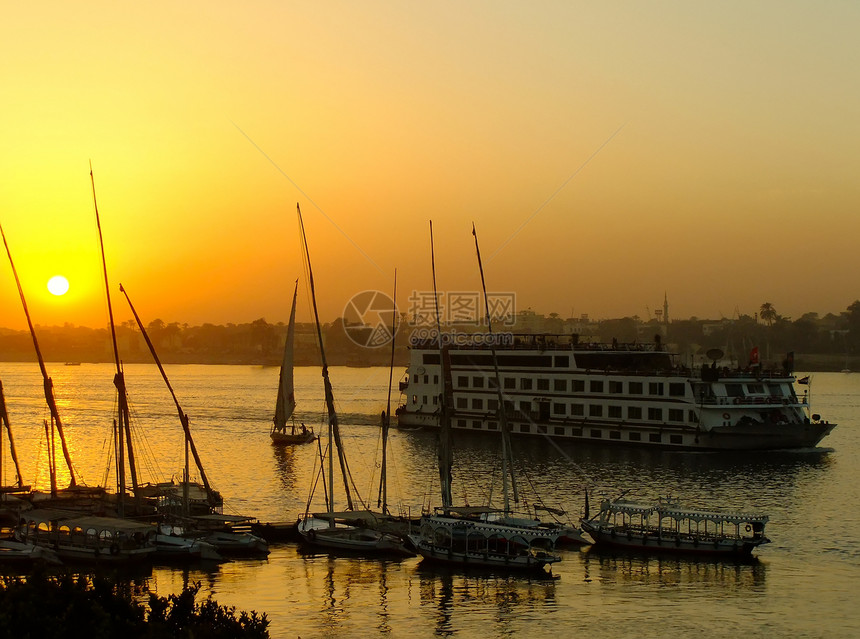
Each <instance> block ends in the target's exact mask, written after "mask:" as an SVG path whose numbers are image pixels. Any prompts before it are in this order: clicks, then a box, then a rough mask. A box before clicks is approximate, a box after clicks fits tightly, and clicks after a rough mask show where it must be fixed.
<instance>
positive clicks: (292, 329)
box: [270, 280, 316, 444]
mask: <svg viewBox="0 0 860 639" xmlns="http://www.w3.org/2000/svg"><path fill="white" fill-rule="evenodd" d="M298 293H299V282H298V280H296V288H295V290H294V291H293V307H292V310H291V311H290V324H289V326H288V327H287V339H286V341H285V342H284V357H283V359H282V360H281V372H280V375H279V377H278V398H277V401H276V402H275V418H274V424H273V426H272V432H271V433H270V436H271V438H272V443H273V444H308V443H310V442H312V441H314V440H315V439H316V435H314V431H313V428H311V429H308V428H307V427H306V426H305V425H304V424H302V425H301V428H296V420H295V419H292V420H290V418H291V417H292V416H293V411H294V410H295V409H296V395H295V389H294V384H293V346H294V342H295V340H296V297H297V296H298ZM288 421H290V428H289V431H288V430H287V422H288Z"/></svg>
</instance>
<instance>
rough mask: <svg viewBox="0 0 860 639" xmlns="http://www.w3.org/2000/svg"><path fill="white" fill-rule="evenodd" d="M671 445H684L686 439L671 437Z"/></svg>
mask: <svg viewBox="0 0 860 639" xmlns="http://www.w3.org/2000/svg"><path fill="white" fill-rule="evenodd" d="M669 443H670V444H683V443H684V438H683V437H681V436H680V435H669Z"/></svg>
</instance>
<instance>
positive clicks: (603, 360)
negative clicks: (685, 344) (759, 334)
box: [397, 333, 836, 450]
mask: <svg viewBox="0 0 860 639" xmlns="http://www.w3.org/2000/svg"><path fill="white" fill-rule="evenodd" d="M488 337H489V338H493V337H495V338H497V339H496V345H495V350H496V361H497V364H498V368H499V379H501V383H502V397H503V398H504V399H503V401H504V410H505V416H506V421H507V423H508V426H509V428H510V430H511V433H512V434H514V435H518V436H532V437H545V436H549V437H552V438H557V439H559V440H575V441H584V442H592V443H601V444H616V445H617V444H623V445H628V446H629V445H635V446H652V447H660V448H664V449H677V450H780V449H798V448H811V447H814V446H816V445H817V444H818V443H819V442H820V441H821V440H822V439H823V438H824V437H826V436H827V435H828V434H829V433H830V431H832V430H833V428H834V427H835V426H836V424H832V423H829V422H827V421H824V420H822V419H821V417H820V416H819V415H817V414H813V413H812V412H811V409H810V405H809V394H808V392H807V391H806V390H804V391H803V392H802V393H800V394H798V392H799V389H800V388H801V387H803V388H807V389H808V386H804V385H803V383H804V382H807V381H808V380H806V379H801V380H798V379H797V378H796V377H795V375H794V374H793V371H792V367H793V362H792V361H791V359H792V358H787V360H786V362H784V364H783V366H782V368H780V369H778V370H767V369H764V368H762V367H761V366H760V365H758V364H755V365H752V366H749V367H746V368H743V369H741V368H737V367H735V368H729V367H727V366H723V365H722V356H723V354H722V352H720V351H716V350H713V351H709V356H710V357H711V359H712V361H711V363H710V364H704V365H702V366H700V367H697V368H689V367H684V366H681V365H680V364H679V363H678V359H679V358H678V356H677V355H676V354H673V353H670V352H668V351H667V350H665V348H664V347H663V345H662V344H661V343H660V342H659V341H657V342H655V343H650V344H640V343H637V344H618V343H612V344H593V343H588V344H586V343H580V342H579V340H578V339H577V337H578V336H576V335H552V334H510V333H509V334H503V335H497V336H491V335H488V334H473V335H466V334H457V335H450V336H446V335H443V343H444V342H447V345H446V346H444V347H443V348H442V349H440V348H439V340H438V339H432V338H430V339H421V340H413V343H412V346H411V351H410V362H409V366H408V368H407V370H406V378H405V379H404V380H403V381H401V383H400V390H401V393H402V402H403V403H402V404H401V406H400V407H399V408H398V411H397V416H398V425H399V427H401V428H416V427H422V428H438V427H439V420H440V412H441V411H440V407H441V406H442V403H443V401H444V405H445V406H446V407H447V412H448V415H449V417H450V419H451V426H452V427H453V428H454V429H459V430H469V431H475V432H484V431H486V432H494V431H495V432H498V430H499V428H500V425H499V424H500V419H499V416H500V413H499V400H498V397H499V394H498V391H497V389H496V374H495V369H494V361H493V354H492V350H491V348H490V346H488V345H487V338H488ZM440 363H441V365H440ZM798 384H799V385H798Z"/></svg>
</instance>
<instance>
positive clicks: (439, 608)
mask: <svg viewBox="0 0 860 639" xmlns="http://www.w3.org/2000/svg"><path fill="white" fill-rule="evenodd" d="M415 574H416V575H417V577H418V588H419V597H420V603H421V607H422V608H427V609H429V610H433V619H434V620H435V634H436V635H437V636H447V635H451V634H455V633H457V632H458V629H459V628H460V625H461V622H459V621H458V619H459V618H460V617H461V616H463V617H465V616H469V615H473V614H474V613H476V612H478V613H479V614H483V616H485V617H486V618H487V619H488V620H489V619H492V620H493V622H494V627H493V633H494V634H496V635H498V636H509V635H512V634H515V633H516V628H515V627H514V626H513V625H512V626H510V627H509V628H507V629H506V628H505V626H506V625H508V624H511V623H513V622H514V621H515V620H516V618H517V616H518V614H519V613H521V612H522V611H524V610H526V609H528V610H532V611H535V610H537V611H540V612H549V611H552V610H555V609H556V604H557V601H556V592H555V588H556V579H557V578H555V577H553V576H552V575H549V574H547V575H545V576H541V575H540V574H529V575H523V574H516V575H512V574H494V573H492V572H491V571H489V570H481V569H474V570H473V569H469V570H464V569H463V568H461V567H457V568H448V567H445V566H439V565H434V564H428V563H426V562H421V563H420V564H419V565H418V567H417V568H416V570H415Z"/></svg>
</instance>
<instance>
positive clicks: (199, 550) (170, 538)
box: [153, 524, 224, 561]
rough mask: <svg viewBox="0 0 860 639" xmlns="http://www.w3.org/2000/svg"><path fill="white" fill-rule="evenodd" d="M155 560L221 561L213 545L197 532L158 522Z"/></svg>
mask: <svg viewBox="0 0 860 639" xmlns="http://www.w3.org/2000/svg"><path fill="white" fill-rule="evenodd" d="M153 559H154V560H155V561H158V560H161V561H195V560H203V561H223V560H224V557H223V556H222V555H221V554H220V553H219V552H218V550H217V549H216V548H215V546H214V545H212V544H210V543H209V542H208V541H206V539H204V538H203V537H201V536H200V535H199V534H197V535H194V534H190V535H189V534H187V533H186V530H185V529H184V528H183V527H182V526H173V525H171V524H159V526H158V531H157V533H156V535H155V556H154V558H153Z"/></svg>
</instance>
